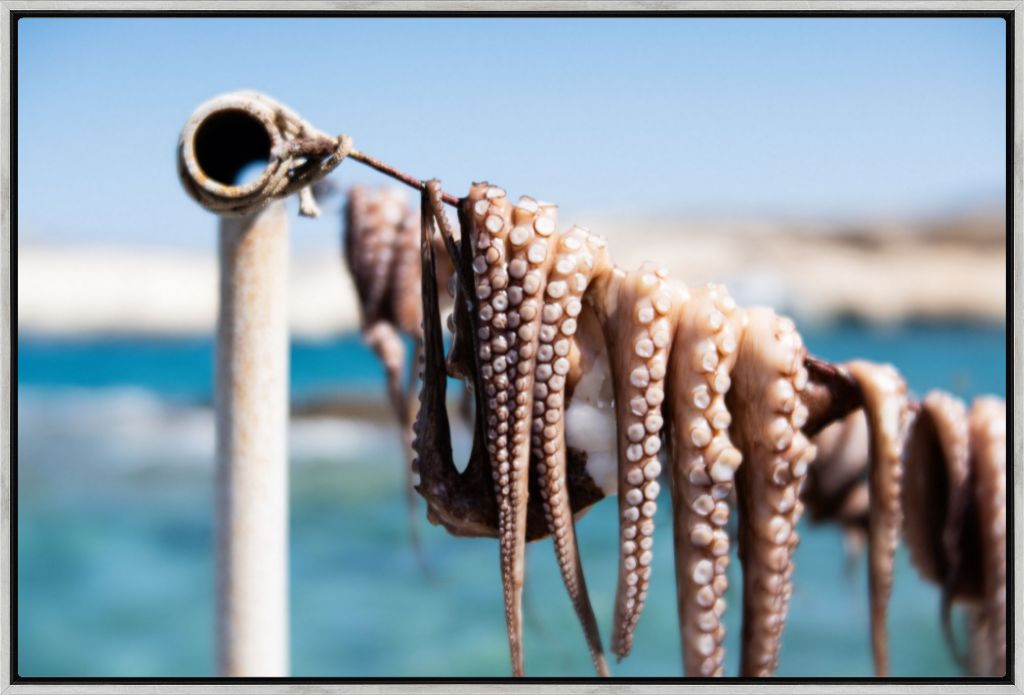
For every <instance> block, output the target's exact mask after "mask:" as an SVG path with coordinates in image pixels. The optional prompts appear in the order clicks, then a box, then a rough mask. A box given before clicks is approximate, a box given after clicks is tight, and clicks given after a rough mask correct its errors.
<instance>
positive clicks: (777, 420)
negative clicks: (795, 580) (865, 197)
mask: <svg viewBox="0 0 1024 695" xmlns="http://www.w3.org/2000/svg"><path fill="white" fill-rule="evenodd" d="M746 315H747V318H748V324H747V326H746V329H745V330H744V332H743V338H742V340H741V341H740V348H739V355H738V356H737V361H736V366H735V368H734V369H733V379H732V389H731V390H730V391H729V394H728V397H727V402H728V404H729V409H730V412H731V413H732V417H733V426H732V428H731V429H730V433H731V434H732V437H733V441H734V442H736V444H737V446H738V447H739V448H740V451H742V452H743V465H742V466H740V468H739V471H738V474H737V476H736V488H737V489H736V492H737V497H738V499H739V509H740V514H739V530H740V534H739V557H740V562H742V564H743V635H742V654H741V656H740V675H742V676H770V675H772V673H774V671H775V669H776V667H777V665H778V657H779V648H780V644H781V639H782V631H783V628H784V627H785V622H786V614H787V611H788V606H789V599H790V595H791V593H792V583H791V576H792V572H793V552H794V550H795V548H796V545H797V542H798V537H797V534H796V530H795V529H796V524H797V521H798V520H799V518H800V514H801V512H802V510H803V505H802V504H801V503H800V501H799V496H800V487H801V485H802V483H803V480H804V477H805V476H806V474H807V467H808V465H809V464H810V462H811V461H812V460H813V458H814V455H815V451H814V447H813V446H812V445H811V444H810V443H809V442H808V441H807V438H806V437H805V436H804V434H803V432H802V431H801V430H800V428H801V427H803V425H804V424H805V423H806V421H807V416H808V413H807V408H806V406H804V404H803V403H802V401H801V398H800V393H801V391H802V390H803V388H804V386H805V385H806V383H807V371H806V369H805V368H804V366H803V360H804V349H803V345H802V341H801V340H800V336H799V334H798V333H797V332H796V330H795V328H794V326H793V323H792V322H791V321H789V320H788V319H785V318H781V317H778V316H776V315H775V314H774V312H772V311H771V310H770V309H764V308H754V309H750V310H748V311H747V312H746Z"/></svg>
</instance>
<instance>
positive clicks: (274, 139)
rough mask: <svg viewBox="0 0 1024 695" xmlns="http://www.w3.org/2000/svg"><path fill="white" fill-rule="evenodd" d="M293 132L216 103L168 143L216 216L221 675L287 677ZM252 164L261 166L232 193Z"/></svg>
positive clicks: (277, 120)
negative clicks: (288, 147) (288, 157)
mask: <svg viewBox="0 0 1024 695" xmlns="http://www.w3.org/2000/svg"><path fill="white" fill-rule="evenodd" d="M303 127H304V124H303V123H301V122H300V121H299V120H298V119H297V117H295V116H293V115H292V114H291V112H289V111H287V110H286V108H285V107H283V106H281V105H280V104H277V103H276V102H273V101H272V100H270V99H269V98H267V97H265V96H263V95H259V94H255V93H251V92H242V93H234V94H226V95H222V96H219V97H216V98H214V99H211V100H210V101H208V102H206V103H205V104H203V105H201V106H200V107H199V108H198V109H196V111H195V113H193V114H192V117H191V118H190V119H189V120H188V122H187V123H186V124H185V128H184V129H183V131H182V134H181V139H180V141H179V144H178V172H179V175H180V176H181V180H182V184H183V185H184V187H185V190H186V192H188V193H189V195H191V196H192V197H193V198H194V199H195V200H196V201H197V202H199V203H200V204H201V205H203V206H204V207H205V208H207V209H208V210H211V211H212V212H216V213H218V214H219V215H220V230H219V234H220V239H219V260H220V308H219V312H218V317H217V345H216V370H215V371H216V394H215V402H216V413H217V414H216V430H217V435H216V436H217V462H216V471H217V475H216V509H215V516H216V571H217V584H216V610H217V615H216V624H217V667H218V670H219V672H220V674H221V675H224V676H236V677H253V676H263V677H275V676H287V675H288V468H287V461H288V459H287V428H288V320H287V319H288V317H287V302H288V215H287V213H286V211H285V206H284V203H283V202H282V201H281V200H280V198H281V197H283V196H284V195H287V194H288V193H289V192H290V191H291V189H290V188H288V187H287V186H284V185H282V184H283V183H286V182H285V181H284V180H283V179H282V178H281V176H283V175H286V174H287V172H289V171H291V169H292V166H291V164H290V163H289V162H288V161H283V160H281V159H280V158H278V157H277V155H275V151H276V150H275V148H281V147H283V146H284V145H285V144H286V143H287V138H286V133H285V132H284V131H282V128H290V129H291V130H289V131H288V133H292V132H294V131H299V132H301V131H302V128H303ZM252 162H265V163H266V167H265V169H264V170H263V172H262V173H261V174H260V175H259V176H258V177H257V179H256V180H255V181H252V182H249V183H236V181H237V179H238V178H239V176H240V174H241V172H242V171H243V170H244V169H245V168H246V167H247V165H249V164H251V163H252ZM268 189H270V190H269V191H268ZM265 191H267V192H266V193H265ZM275 198H276V199H275ZM312 207H314V208H315V205H314V206H312Z"/></svg>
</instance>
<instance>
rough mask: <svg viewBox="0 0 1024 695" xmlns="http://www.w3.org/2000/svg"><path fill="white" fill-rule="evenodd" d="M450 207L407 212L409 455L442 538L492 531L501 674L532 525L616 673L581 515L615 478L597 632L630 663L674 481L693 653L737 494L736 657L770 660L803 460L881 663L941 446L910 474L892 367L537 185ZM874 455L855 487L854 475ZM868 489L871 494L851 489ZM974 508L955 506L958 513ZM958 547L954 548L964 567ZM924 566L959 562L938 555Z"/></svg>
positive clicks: (980, 628)
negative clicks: (569, 214)
mask: <svg viewBox="0 0 1024 695" xmlns="http://www.w3.org/2000/svg"><path fill="white" fill-rule="evenodd" d="M458 217H459V233H458V234H457V233H456V231H455V229H454V227H453V226H452V225H451V224H450V223H449V221H448V220H447V218H446V216H445V214H444V212H443V210H442V201H441V191H440V187H439V185H438V184H437V182H436V181H431V182H428V184H426V186H425V190H424V195H423V201H422V205H421V224H420V243H421V247H420V253H421V262H422V271H421V277H420V279H421V282H422V289H421V292H420V294H419V299H420V300H421V301H422V308H423V311H422V317H423V333H422V336H423V364H422V388H421V391H420V394H419V401H420V408H419V412H418V414H417V416H416V420H415V425H414V431H415V440H414V442H413V448H414V450H415V452H416V459H415V461H414V464H413V468H414V470H415V474H414V476H415V479H416V480H417V485H416V489H417V490H418V491H419V492H420V494H421V495H422V496H423V497H424V498H425V499H426V501H427V514H428V518H429V519H430V520H431V521H432V522H433V523H436V524H441V525H443V526H444V527H445V528H446V529H447V530H448V531H449V532H451V533H453V534H455V535H467V536H491V537H497V538H498V544H499V562H500V568H501V578H502V588H503V597H504V605H505V617H506V625H507V636H508V641H509V648H510V656H511V661H512V670H513V673H514V674H515V675H522V674H523V673H524V665H523V656H522V619H521V605H522V588H523V578H524V564H523V563H524V554H525V553H524V551H525V544H526V543H527V542H529V541H533V540H537V539H540V538H544V537H547V536H551V537H552V539H553V543H554V549H555V554H556V560H557V562H558V566H559V569H560V572H561V576H562V579H563V582H564V584H565V586H566V589H567V592H568V594H569V597H570V600H571V602H572V605H573V607H574V609H575V611H576V614H577V616H578V619H579V621H580V623H581V626H582V629H583V632H584V636H585V639H586V642H587V645H588V647H589V650H590V653H591V656H592V659H593V662H594V667H595V670H596V672H597V673H598V674H599V675H607V674H608V666H607V662H606V658H605V655H604V650H603V646H602V641H601V637H600V635H599V632H598V628H597V621H596V619H595V615H594V610H593V607H592V605H591V603H590V599H589V597H588V594H587V589H586V582H585V579H584V574H583V568H582V565H581V562H580V557H579V551H578V547H577V542H576V537H575V530H574V523H575V520H576V519H577V518H579V516H580V515H581V514H582V513H584V511H585V510H586V509H587V508H589V507H590V506H591V505H593V504H594V503H595V502H597V501H598V500H600V499H601V498H603V497H605V496H609V495H617V497H618V507H619V514H618V518H619V562H618V574H619V577H618V583H617V587H616V597H615V608H614V620H613V628H612V635H611V645H610V646H611V651H612V653H613V654H615V655H616V656H617V657H619V658H620V659H621V658H623V657H625V656H627V655H628V654H629V653H630V651H631V649H632V643H633V634H634V631H635V628H636V625H637V623H638V621H639V619H640V616H641V614H642V611H643V608H644V604H645V601H646V598H647V591H648V586H649V582H650V575H651V562H652V559H653V555H652V553H653V534H654V530H655V523H654V516H655V512H656V509H657V503H658V499H659V495H660V492H661V487H662V485H663V484H667V485H668V487H669V489H670V497H671V501H672V510H673V513H672V524H673V538H674V550H675V571H676V583H677V609H678V616H679V627H680V633H681V636H682V640H681V641H682V646H683V654H682V659H683V664H684V670H685V673H686V674H687V675H691V676H705V677H707V676H720V675H723V666H722V664H723V659H724V648H723V644H724V638H725V628H724V624H723V621H722V616H723V614H724V612H725V610H726V603H725V599H724V596H725V592H726V589H727V586H728V580H727V574H726V570H727V567H728V564H729V553H730V537H729V534H728V533H727V531H726V526H727V524H728V522H729V518H730V516H731V515H732V513H733V509H735V510H736V515H737V522H738V524H737V527H738V530H739V537H738V549H737V550H738V552H737V554H738V557H739V559H740V562H741V564H742V568H743V592H742V595H743V627H742V635H741V650H742V653H741V671H740V672H741V675H744V676H768V675H771V674H772V673H773V672H774V671H775V669H776V667H777V663H778V655H779V649H780V644H781V638H782V633H783V629H784V626H785V621H786V614H787V610H788V604H789V600H790V597H791V594H792V582H791V579H792V572H793V567H794V554H795V550H796V547H797V544H798V540H799V539H798V536H797V533H796V531H795V529H796V526H797V523H798V521H799V519H800V517H801V515H802V513H803V510H804V502H803V501H802V493H803V492H804V486H805V484H806V483H807V482H808V480H809V479H810V480H812V481H816V484H815V485H812V486H811V487H809V488H808V493H809V499H810V500H813V503H812V507H811V509H812V513H813V514H814V515H815V516H817V517H818V518H821V519H826V518H827V519H830V520H836V521H840V522H841V523H843V524H846V525H847V526H848V527H849V528H851V529H853V528H861V529H863V530H862V533H863V534H864V536H865V538H866V540H867V544H868V549H869V588H870V595H871V637H872V645H873V652H874V656H875V663H876V670H877V672H878V673H879V674H885V673H887V670H888V664H887V644H886V630H885V611H886V604H887V602H888V598H889V594H890V592H891V585H892V568H893V555H894V552H895V547H896V543H897V540H898V537H899V534H900V530H901V528H902V526H901V525H902V524H904V523H905V524H906V528H907V534H908V544H909V543H910V542H911V541H910V533H911V528H912V527H913V524H914V523H918V522H919V520H918V519H916V518H915V519H912V518H911V517H908V518H907V519H906V520H905V522H904V520H903V519H902V518H901V509H902V508H903V507H904V506H905V505H906V503H907V501H906V499H904V498H907V499H913V500H917V501H920V500H921V499H922V496H924V495H929V494H931V495H932V496H934V491H933V490H932V489H931V488H929V487H928V485H929V484H932V482H933V481H934V480H935V479H936V477H937V476H936V472H935V471H933V470H932V469H931V468H928V466H929V465H930V466H932V468H934V465H933V463H927V462H934V461H936V460H939V459H938V458H937V457H936V456H934V455H933V454H934V452H931V451H928V452H925V453H924V454H923V455H922V456H920V457H919V458H920V460H921V461H925V462H926V463H918V464H915V465H916V466H917V468H916V469H915V468H914V467H913V466H911V465H910V463H909V462H908V465H907V476H908V484H907V485H906V486H904V485H902V480H901V479H902V475H903V464H902V459H903V454H904V449H905V448H906V447H907V441H908V436H911V434H910V433H911V429H912V425H913V424H915V423H916V422H920V420H921V417H919V418H917V420H916V421H915V417H914V416H915V407H914V404H913V403H912V402H911V401H910V400H909V398H908V397H907V393H906V386H905V384H904V383H903V381H902V379H901V378H900V376H899V374H898V373H896V371H895V370H894V369H892V368H891V367H888V366H882V365H874V364H870V363H867V362H855V363H851V364H849V365H845V366H835V365H829V364H827V363H823V362H821V361H819V360H816V359H814V358H810V357H808V356H807V354H806V350H805V348H804V346H803V343H802V340H801V338H800V335H799V333H798V332H797V331H796V328H795V326H794V324H793V323H792V321H790V320H789V319H787V318H785V317H781V316H778V315H776V314H775V313H774V312H773V311H772V310H771V309H767V308H762V307H758V308H752V309H743V308H740V307H738V306H737V305H736V303H735V302H734V301H733V300H732V298H731V297H730V296H729V293H728V291H727V290H726V289H725V288H724V287H722V286H720V285H708V286H705V287H701V288H693V289H691V288H687V287H685V286H684V285H683V284H682V283H680V282H679V281H677V280H674V279H673V278H671V277H670V275H669V273H668V272H667V271H666V270H665V269H663V268H658V267H657V266H655V265H652V264H645V265H643V266H642V267H641V268H639V269H638V270H635V271H626V270H623V269H621V268H619V267H617V266H616V265H615V264H614V263H613V262H612V260H611V257H610V256H609V254H608V251H607V248H606V244H605V242H604V241H603V240H602V239H601V238H600V237H597V236H595V235H593V234H591V233H590V232H589V231H587V230H585V229H583V228H580V227H571V228H569V229H568V230H566V231H563V232H559V231H557V222H556V217H557V209H556V206H554V205H552V204H550V203H544V202H540V201H537V200H534V199H532V198H528V197H523V198H520V200H519V201H518V202H517V203H515V204H513V203H512V202H511V201H510V200H509V199H508V197H507V195H506V193H505V191H504V190H502V189H501V188H498V187H496V186H491V185H488V184H486V183H481V184H474V185H473V186H472V188H471V189H470V192H469V195H468V196H466V197H465V198H463V199H462V200H461V201H460V206H459V210H458ZM435 230H437V231H439V232H440V233H439V235H438V234H437V233H436V231H435ZM439 238H440V239H441V240H442V243H438V239H439ZM442 255H444V256H447V258H448V259H450V261H451V265H452V267H453V268H454V281H453V282H452V283H450V286H449V289H450V292H451V293H452V294H453V295H454V307H453V311H452V314H451V316H450V317H449V328H450V329H451V331H452V335H453V340H452V345H451V349H450V351H449V353H448V355H447V356H446V355H445V353H444V340H443V332H442V329H441V323H440V304H439V302H440V301H441V300H440V298H439V292H438V271H439V268H443V267H444V265H445V260H444V258H441V259H439V258H438V256H442ZM358 282H359V280H358V278H357V284H358ZM446 375H447V376H451V377H455V378H458V379H462V380H463V381H464V382H465V384H466V387H467V389H468V391H469V392H471V394H472V398H473V410H474V418H473V420H472V423H473V435H474V436H473V445H472V450H471V453H470V459H469V462H468V463H467V465H466V466H465V468H464V470H463V471H462V472H461V473H460V472H459V468H458V467H456V465H455V463H454V460H453V455H452V446H451V433H450V426H449V419H448V412H447V406H446V391H447V380H446V378H445V376H446ZM986 408H987V410H985V412H984V414H983V415H979V416H978V424H973V421H972V425H971V427H972V428H974V429H978V430H979V432H981V434H979V435H978V439H977V447H978V451H979V452H982V453H979V454H978V457H979V460H981V458H985V460H986V461H987V463H985V464H984V467H985V468H986V471H991V472H990V473H989V474H988V475H989V478H988V479H987V482H986V483H985V485H984V486H982V485H980V484H979V486H977V494H978V495H979V496H980V497H979V499H981V498H983V499H984V502H976V503H975V504H976V505H977V506H976V508H977V509H978V510H980V509H982V508H984V509H986V510H988V511H992V510H999V509H1003V505H1004V502H1002V501H1001V500H1004V499H1005V490H1004V489H1002V488H998V489H997V488H995V487H993V485H994V484H993V483H992V482H991V479H992V478H994V477H995V476H996V475H997V472H998V470H999V464H998V462H996V461H994V460H993V456H994V452H995V451H997V450H999V447H998V443H997V442H995V441H994V440H993V435H992V427H993V426H992V424H991V423H992V422H993V420H992V419H991V418H994V417H996V416H997V415H998V413H997V412H995V411H996V409H995V407H994V406H993V405H991V404H989V405H988V406H986ZM926 410H927V408H925V411H926ZM861 411H862V412H863V415H862V416H861V417H862V418H863V420H862V423H863V424H862V425H861V432H862V433H863V436H864V437H865V439H864V441H866V447H867V451H866V453H865V454H864V455H863V456H861V457H857V456H847V457H846V459H843V458H842V457H838V456H830V458H829V459H828V460H829V464H828V465H822V466H820V468H821V469H822V472H821V473H820V474H813V475H812V474H811V471H812V469H813V468H814V467H815V466H818V465H819V464H816V463H815V460H816V456H817V448H816V446H815V444H813V443H812V442H811V441H810V440H809V438H811V437H815V436H816V435H819V433H821V434H820V437H819V438H820V439H821V440H822V441H824V442H828V441H829V439H828V438H829V437H830V436H834V434H833V435H830V434H829V432H828V431H825V432H823V430H826V428H828V426H829V425H831V424H832V423H840V421H842V422H853V421H854V418H855V416H856V413H859V412H861ZM851 413H852V414H851ZM922 417H923V416H922ZM844 418H845V419H844ZM918 429H919V428H918V427H913V431H914V433H916V432H917V430H918ZM1004 436H1005V435H1004ZM965 441H966V440H965ZM972 447H973V445H972ZM834 448H835V447H832V448H830V450H829V451H830V453H831V452H832V451H833V449H834ZM911 450H913V447H911ZM971 451H972V452H973V451H974V449H973V448H972V449H971ZM837 461H841V462H842V463H841V464H837V463H836V462H837ZM860 462H865V463H860ZM663 464H664V467H665V469H666V470H665V471H663V470H662V468H663ZM865 468H866V469H867V481H866V483H864V486H863V488H861V486H860V485H861V484H860V483H859V482H857V481H856V480H855V478H857V476H858V475H859V471H860V470H863V469H865ZM922 470H923V471H924V472H921V471H922ZM1003 470H1005V464H1003ZM851 471H857V472H856V473H851ZM976 475H978V476H979V477H978V480H979V482H980V481H981V476H980V474H976ZM809 476H810V478H809ZM911 478H913V479H912V480H911ZM919 478H920V479H921V480H923V481H924V483H922V482H921V480H919ZM851 480H852V481H854V482H853V483H851V482H850V481H851ZM958 480H959V479H958ZM1000 480H1001V479H1000ZM837 481H841V482H837ZM842 481H845V482H842ZM922 485H924V487H923V488H922ZM861 489H862V490H863V491H862V492H861V493H858V495H857V496H854V497H850V495H851V494H852V491H853V490H861ZM974 489H975V488H974V487H972V488H971V490H974ZM811 491H814V494H810V492H811ZM1000 494H1002V497H1001V498H1000V497H999V495H1000ZM837 495H838V496H837ZM915 496H916V497H915ZM963 497H964V495H963V494H961V495H960V496H959V497H957V502H956V503H957V504H958V505H959V507H963V506H964V505H965V504H966V503H965V502H963V501H962V498H963ZM861 499H863V500H867V499H870V504H867V506H866V508H861V506H860V502H858V500H861ZM832 500H845V501H846V502H847V504H844V505H841V506H838V507H837V506H835V505H834V504H832ZM901 501H902V502H903V504H901ZM915 503H919V502H915ZM959 507H958V508H959ZM830 508H831V509H833V510H834V511H832V512H829V511H828V510H829V509H830ZM914 509H915V512H920V511H921V510H922V509H923V507H915V508H914ZM837 512H838V513H837ZM997 517H998V514H997V515H995V516H994V517H993V519H987V518H986V523H987V526H985V529H986V530H987V531H991V533H990V535H991V539H990V542H989V546H986V547H994V545H995V544H996V543H997V541H998V538H999V533H998V530H997V529H996V528H995V526H996V525H997V520H998V519H997ZM964 518H965V517H964V515H963V512H962V511H961V512H960V513H959V515H958V516H957V519H959V520H961V521H960V522H954V524H955V523H962V520H963V519H964ZM972 518H973V517H972ZM1001 518H1002V520H1003V522H1002V523H1003V538H1005V515H1004V516H1003V517H1001ZM925 526H928V525H927V523H926V524H925ZM957 528H960V527H957ZM965 537H966V536H965V535H964V534H961V536H960V537H959V539H958V540H960V541H963V540H964V538H965ZM949 543H950V544H949V545H948V547H946V546H943V549H942V553H943V554H942V558H943V559H942V562H941V563H939V564H942V567H943V568H946V567H947V566H948V565H949V564H950V563H949V561H947V555H948V554H950V553H953V554H956V553H957V552H958V551H959V550H960V548H961V547H962V546H958V545H956V542H955V541H950V542H949ZM930 547H931V546H929V548H930ZM993 552H994V551H993ZM929 557H931V556H929ZM957 557H958V558H960V556H959V555H958V556H957ZM986 558H989V556H988V555H986ZM931 559H932V561H933V562H936V561H937V560H938V559H937V558H931ZM990 559H991V562H989V561H988V559H987V560H986V565H985V566H986V569H985V571H984V577H985V578H984V583H985V585H986V586H989V585H992V586H997V585H999V580H998V577H997V575H998V567H999V566H1001V567H1002V568H1003V575H1002V576H1003V579H1002V586H1003V590H1004V592H1005V548H1004V549H1003V555H1002V556H999V555H998V554H994V555H992V556H991V558H990ZM919 562H920V561H919ZM1000 562H1001V563H1002V564H1001V565H1000ZM943 563H944V564H943ZM962 565H963V562H962V560H961V561H958V562H957V563H956V566H957V567H960V568H961V569H960V570H958V571H959V572H960V573H961V574H963V573H964V571H963V568H962ZM918 566H919V567H920V564H919V565H918ZM922 571H923V570H922ZM947 572H948V571H947ZM925 574H926V576H928V575H927V573H925ZM990 574H991V576H989V575H990ZM934 578H935V579H936V581H940V582H942V581H946V582H949V581H951V580H949V579H948V578H947V577H945V575H940V574H939V573H938V571H936V575H935V577H934ZM979 581H980V580H979ZM1002 600H1003V603H1002V604H999V605H1003V606H1004V607H1005V598H1003V599H1002ZM997 603H998V602H997V601H995V600H994V599H993V600H991V601H989V602H988V604H985V605H984V606H981V607H979V608H978V609H977V610H976V611H975V614H974V618H973V623H972V624H973V625H974V634H975V635H976V637H975V641H977V642H978V643H979V644H980V643H982V640H989V642H990V641H991V640H992V639H993V638H994V637H993V636H994V635H997V634H999V629H1000V627H999V621H998V618H999V616H997V615H996V613H997V612H998V605H997ZM989 604H991V605H989ZM1003 629H1004V630H1005V626H1004V627H1003ZM992 662H993V663H995V658H994V657H993V660H992Z"/></svg>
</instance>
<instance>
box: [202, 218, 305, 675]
mask: <svg viewBox="0 0 1024 695" xmlns="http://www.w3.org/2000/svg"><path fill="white" fill-rule="evenodd" d="M287 279H288V217H287V214H286V212H285V208H284V204H283V203H282V202H280V201H275V202H273V203H271V204H270V205H268V206H267V207H266V208H264V209H263V210H262V211H260V212H257V213H255V214H253V215H250V216H246V217H222V218H221V221H220V313H219V316H218V320H217V357H216V360H217V367H216V383H217V393H216V409H217V490H216V494H217V632H218V668H219V671H220V673H221V675H224V676H240V677H247V676H287V675H288V469H287V426H288V327H287V311H286V306H287V296H288V295H287Z"/></svg>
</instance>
